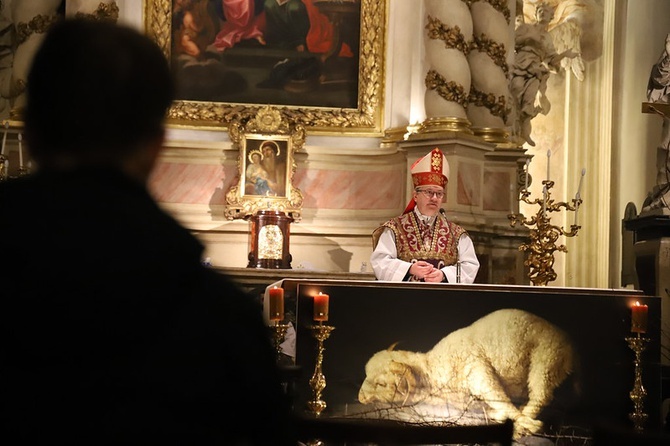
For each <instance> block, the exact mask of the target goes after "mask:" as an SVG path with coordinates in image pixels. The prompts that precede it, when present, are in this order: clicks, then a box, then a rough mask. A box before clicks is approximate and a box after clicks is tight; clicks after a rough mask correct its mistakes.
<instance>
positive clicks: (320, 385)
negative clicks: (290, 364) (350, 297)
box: [307, 321, 335, 417]
mask: <svg viewBox="0 0 670 446" xmlns="http://www.w3.org/2000/svg"><path fill="white" fill-rule="evenodd" d="M309 329H310V330H312V336H314V337H315V338H316V341H317V352H316V364H315V365H314V374H313V375H312V377H311V378H310V380H309V386H310V387H311V388H312V394H313V398H312V400H310V401H308V402H307V407H308V408H309V410H310V411H312V412H313V413H314V414H315V415H316V416H317V417H318V416H319V415H320V414H321V412H323V410H324V409H325V408H326V406H327V405H326V402H325V401H323V400H322V399H321V393H322V392H323V389H325V388H326V377H325V376H324V374H323V370H322V366H323V353H324V351H325V347H324V345H323V344H324V341H325V340H326V339H328V338H329V337H330V333H331V332H332V331H333V330H335V327H333V326H331V325H323V322H322V321H319V324H318V325H311V326H310V327H309Z"/></svg>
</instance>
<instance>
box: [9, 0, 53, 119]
mask: <svg viewBox="0 0 670 446" xmlns="http://www.w3.org/2000/svg"><path fill="white" fill-rule="evenodd" d="M60 3H61V2H60V0H43V1H39V2H36V1H31V2H25V1H24V2H16V1H15V2H11V3H8V4H7V5H6V8H8V10H4V9H3V14H4V16H5V17H6V18H7V20H9V21H10V22H11V23H12V24H13V26H14V32H15V33H16V47H15V48H16V49H15V50H14V54H13V55H12V64H11V67H12V68H11V76H9V77H7V78H6V79H7V80H8V83H7V84H5V85H3V86H2V96H3V97H5V98H8V99H9V102H10V104H11V110H10V112H9V118H10V119H12V120H20V119H21V116H22V111H23V108H24V106H25V93H24V91H25V87H26V79H27V77H28V71H29V69H30V65H31V64H32V61H33V55H34V54H35V51H36V50H37V48H38V47H39V45H40V44H41V43H42V39H43V37H44V33H45V32H46V30H47V29H48V28H49V26H50V25H51V24H52V23H53V22H54V21H56V20H58V18H59V16H58V7H59V5H60Z"/></svg>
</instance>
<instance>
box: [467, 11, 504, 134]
mask: <svg viewBox="0 0 670 446" xmlns="http://www.w3.org/2000/svg"><path fill="white" fill-rule="evenodd" d="M507 3H508V2H507V0H473V1H472V3H471V4H470V13H471V15H472V22H473V40H472V45H471V48H470V53H469V54H468V63H469V65H470V72H471V73H472V76H471V77H472V85H471V87H470V95H469V98H468V107H467V116H468V119H469V120H470V122H471V124H472V130H473V132H474V133H475V134H476V135H479V136H482V137H483V138H484V139H486V140H488V141H493V142H505V141H507V139H508V137H509V133H510V132H509V130H508V129H507V128H508V127H509V125H510V124H509V120H510V117H511V113H512V108H511V106H512V102H511V94H510V89H509V80H508V79H509V77H508V75H509V66H508V63H507V61H508V57H509V52H510V51H512V49H513V48H514V46H513V39H514V35H513V31H512V29H513V28H512V27H511V26H510V20H511V19H510V17H511V12H510V10H509V8H508V6H507Z"/></svg>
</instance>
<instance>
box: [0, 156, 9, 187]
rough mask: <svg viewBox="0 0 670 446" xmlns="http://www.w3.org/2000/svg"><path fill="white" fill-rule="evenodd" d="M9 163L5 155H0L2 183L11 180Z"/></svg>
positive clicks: (0, 178) (0, 177)
mask: <svg viewBox="0 0 670 446" xmlns="http://www.w3.org/2000/svg"><path fill="white" fill-rule="evenodd" d="M8 170H9V161H8V160H7V157H6V156H5V155H4V154H0V181H5V180H7V179H9V172H8Z"/></svg>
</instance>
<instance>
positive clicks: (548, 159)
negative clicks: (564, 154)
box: [547, 149, 551, 181]
mask: <svg viewBox="0 0 670 446" xmlns="http://www.w3.org/2000/svg"><path fill="white" fill-rule="evenodd" d="M550 166H551V149H549V150H547V181H549V167H550Z"/></svg>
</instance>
